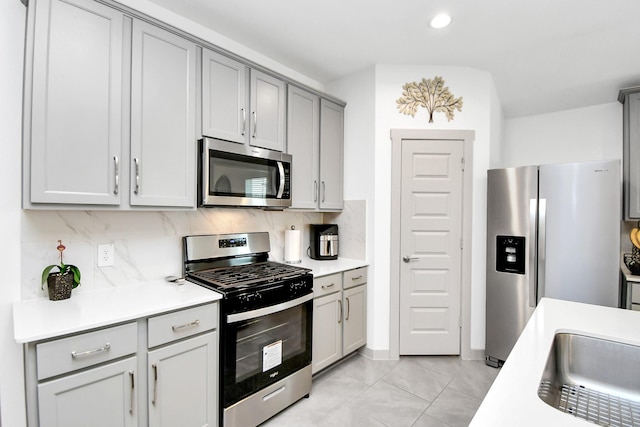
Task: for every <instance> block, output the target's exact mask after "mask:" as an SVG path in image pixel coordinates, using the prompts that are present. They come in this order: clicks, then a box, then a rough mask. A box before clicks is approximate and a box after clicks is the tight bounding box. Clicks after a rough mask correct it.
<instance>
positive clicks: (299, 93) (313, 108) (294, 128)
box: [287, 86, 320, 209]
mask: <svg viewBox="0 0 640 427" xmlns="http://www.w3.org/2000/svg"><path fill="white" fill-rule="evenodd" d="M288 94H289V96H288V108H287V152H288V153H289V154H291V155H292V156H293V160H292V166H291V207H292V208H301V209H315V208H317V207H318V185H319V182H318V176H319V159H318V154H319V146H320V129H319V128H318V126H319V122H320V120H319V119H320V110H319V106H320V100H319V98H318V97H317V96H316V95H313V94H311V93H309V92H307V91H304V90H302V89H299V88H297V87H295V86H289V90H288Z"/></svg>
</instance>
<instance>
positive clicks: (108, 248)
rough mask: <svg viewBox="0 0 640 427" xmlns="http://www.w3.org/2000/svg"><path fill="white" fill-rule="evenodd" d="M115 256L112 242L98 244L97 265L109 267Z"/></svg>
mask: <svg viewBox="0 0 640 427" xmlns="http://www.w3.org/2000/svg"><path fill="white" fill-rule="evenodd" d="M114 258H115V250H114V249H113V243H104V244H101V245H98V267H111V266H112V265H113V261H114Z"/></svg>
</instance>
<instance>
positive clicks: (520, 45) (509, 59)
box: [152, 0, 640, 118]
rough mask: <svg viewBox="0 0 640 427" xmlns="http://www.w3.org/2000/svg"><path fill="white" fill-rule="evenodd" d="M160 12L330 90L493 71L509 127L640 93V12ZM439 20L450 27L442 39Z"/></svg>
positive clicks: (550, 4)
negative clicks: (405, 73)
mask: <svg viewBox="0 0 640 427" xmlns="http://www.w3.org/2000/svg"><path fill="white" fill-rule="evenodd" d="M152 2H154V3H156V4H158V5H160V6H163V7H165V8H167V9H169V10H171V11H173V12H176V13H178V14H180V15H183V16H185V17H187V18H189V19H191V20H193V21H195V22H198V23H200V24H202V25H204V26H206V27H209V28H211V29H213V30H214V31H216V32H218V33H220V34H222V35H224V36H227V37H229V38H231V39H233V40H235V41H236V42H239V43H241V44H243V45H245V46H247V47H248V48H251V49H253V50H255V51H257V52H260V53H262V54H264V55H265V56H267V57H269V58H271V59H273V60H275V61H277V62H279V63H281V64H283V65H285V66H287V67H289V68H291V69H294V70H296V71H298V72H301V73H302V74H304V75H307V76H308V77H310V78H312V79H314V80H317V81H319V82H320V83H323V84H324V83H328V82H330V81H332V80H335V79H339V78H341V77H343V76H346V75H349V74H351V73H353V72H356V71H360V70H363V69H365V68H368V67H371V66H372V65H374V64H389V65H420V64H425V65H443V66H446V65H454V66H465V67H473V68H477V69H482V70H487V71H489V72H490V73H491V75H492V76H493V79H494V83H495V86H496V89H497V91H498V96H499V98H500V101H501V103H502V106H503V112H504V115H505V117H507V118H512V117H520V116H528V115H533V114H540V113H547V112H552V111H559V110H565V109H570V108H577V107H583V106H588V105H595V104H602V103H607V102H615V101H616V99H617V95H618V90H619V89H620V88H623V87H629V86H635V85H640V54H638V50H639V48H640V1H638V0H606V1H603V0H561V1H559V0H536V1H531V0H523V1H514V0H483V1H477V0H384V1H383V0H322V1H316V2H311V1H303V0H271V1H265V0H226V1H225V0H218V1H216V0H188V1H185V0H152ZM440 11H447V12H449V13H450V14H451V16H452V18H453V21H452V23H451V25H449V26H448V27H447V28H445V29H441V30H434V29H432V28H430V27H429V25H428V22H429V20H430V19H431V18H432V17H433V16H434V15H435V14H436V13H438V12H440ZM420 77H427V78H429V77H432V76H418V77H416V78H420ZM443 77H445V79H446V76H443Z"/></svg>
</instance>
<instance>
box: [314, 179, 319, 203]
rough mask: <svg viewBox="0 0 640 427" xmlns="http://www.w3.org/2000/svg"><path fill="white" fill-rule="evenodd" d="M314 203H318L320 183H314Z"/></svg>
mask: <svg viewBox="0 0 640 427" xmlns="http://www.w3.org/2000/svg"><path fill="white" fill-rule="evenodd" d="M313 201H314V202H317V201H318V181H316V180H314V181H313Z"/></svg>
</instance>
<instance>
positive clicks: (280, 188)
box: [276, 162, 285, 199]
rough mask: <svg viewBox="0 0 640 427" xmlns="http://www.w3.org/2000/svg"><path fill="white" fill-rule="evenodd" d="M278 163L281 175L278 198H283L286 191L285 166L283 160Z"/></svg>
mask: <svg viewBox="0 0 640 427" xmlns="http://www.w3.org/2000/svg"><path fill="white" fill-rule="evenodd" d="M276 164H277V165H278V175H279V177H280V179H279V183H278V194H276V199H282V193H284V182H285V179H284V166H283V165H282V162H276Z"/></svg>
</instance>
